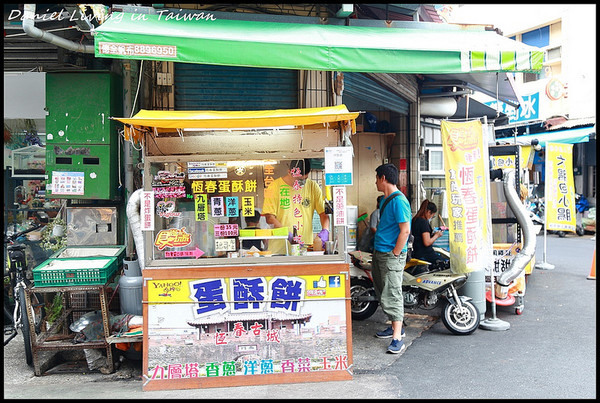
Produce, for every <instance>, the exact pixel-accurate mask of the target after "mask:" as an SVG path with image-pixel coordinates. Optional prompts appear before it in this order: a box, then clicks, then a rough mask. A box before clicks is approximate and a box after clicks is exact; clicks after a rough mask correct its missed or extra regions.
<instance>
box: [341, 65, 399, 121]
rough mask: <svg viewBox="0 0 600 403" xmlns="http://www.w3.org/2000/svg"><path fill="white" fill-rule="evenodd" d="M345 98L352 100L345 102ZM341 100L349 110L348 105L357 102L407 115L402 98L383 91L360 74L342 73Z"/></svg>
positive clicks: (383, 89)
mask: <svg viewBox="0 0 600 403" xmlns="http://www.w3.org/2000/svg"><path fill="white" fill-rule="evenodd" d="M346 97H348V98H354V100H351V99H348V102H346ZM342 100H343V102H344V103H345V104H346V105H348V108H349V109H351V110H352V108H351V107H350V105H354V104H355V102H356V100H359V101H364V102H368V103H370V104H372V105H377V106H380V107H384V108H387V109H389V110H391V111H394V112H398V113H400V114H402V115H408V106H409V104H408V102H407V101H405V100H404V98H402V97H400V96H399V95H397V94H395V93H393V92H391V91H389V90H387V89H385V88H384V87H382V86H381V85H379V84H377V83H376V82H375V81H373V80H371V79H370V78H368V77H366V76H365V75H363V74H362V73H344V93H343V95H342Z"/></svg>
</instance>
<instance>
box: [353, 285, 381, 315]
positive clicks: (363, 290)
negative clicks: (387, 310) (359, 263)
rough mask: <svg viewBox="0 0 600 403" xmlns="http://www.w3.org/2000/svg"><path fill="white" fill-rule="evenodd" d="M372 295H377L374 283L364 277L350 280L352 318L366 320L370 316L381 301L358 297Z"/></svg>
mask: <svg viewBox="0 0 600 403" xmlns="http://www.w3.org/2000/svg"><path fill="white" fill-rule="evenodd" d="M361 296H362V297H366V296H372V297H375V290H374V289H373V284H371V282H370V281H367V280H365V279H362V278H353V279H351V280H350V299H351V302H350V306H351V310H352V319H354V320H365V319H367V318H370V317H371V316H372V315H373V314H374V313H375V311H376V310H377V306H378V305H379V303H378V302H377V301H358V300H357V298H358V297H361Z"/></svg>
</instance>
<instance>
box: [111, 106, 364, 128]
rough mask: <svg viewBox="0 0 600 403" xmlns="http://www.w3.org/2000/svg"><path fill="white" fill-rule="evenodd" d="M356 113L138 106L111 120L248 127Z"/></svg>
mask: <svg viewBox="0 0 600 403" xmlns="http://www.w3.org/2000/svg"><path fill="white" fill-rule="evenodd" d="M358 115H359V112H349V111H348V109H347V108H346V105H337V106H330V107H325V108H304V109H275V110H265V111H150V110H143V109H142V110H140V111H139V112H138V113H137V114H136V115H135V116H133V117H131V118H112V119H115V120H118V121H119V122H122V123H125V124H126V125H131V126H134V127H138V128H139V127H156V128H157V129H161V128H162V129H241V128H249V129H252V128H277V127H282V126H302V125H314V124H319V123H331V122H339V121H348V120H351V121H353V120H354V119H356V118H357V117H358Z"/></svg>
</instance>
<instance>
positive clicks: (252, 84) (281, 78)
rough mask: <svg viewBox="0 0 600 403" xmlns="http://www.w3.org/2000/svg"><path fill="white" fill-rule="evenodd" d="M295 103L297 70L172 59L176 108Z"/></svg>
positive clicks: (242, 107)
mask: <svg viewBox="0 0 600 403" xmlns="http://www.w3.org/2000/svg"><path fill="white" fill-rule="evenodd" d="M297 107H298V71H297V70H283V69H263V68H251V67H230V66H216V65H204V64H190V63H175V110H223V111H227V110H231V111H235V110H238V111H239V110H266V109H288V108H291V109H295V108H297Z"/></svg>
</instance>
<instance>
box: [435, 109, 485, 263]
mask: <svg viewBox="0 0 600 403" xmlns="http://www.w3.org/2000/svg"><path fill="white" fill-rule="evenodd" d="M441 129H442V145H443V150H444V170H445V176H446V202H447V204H448V219H449V222H448V226H449V231H450V237H449V238H450V239H449V240H450V266H451V267H452V271H453V272H455V273H469V272H472V271H477V270H483V269H484V268H485V267H488V266H489V265H490V263H491V262H492V260H493V246H492V231H491V227H492V226H491V213H490V201H489V156H488V155H489V153H488V149H487V141H484V136H483V129H482V125H481V122H480V121H478V120H474V121H470V122H448V121H442V124H441Z"/></svg>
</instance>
